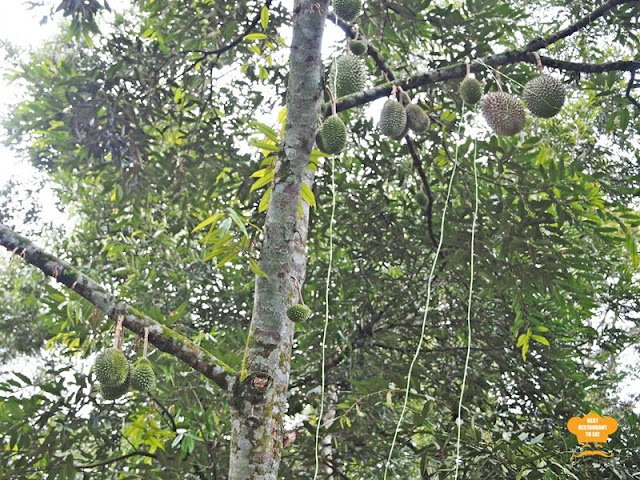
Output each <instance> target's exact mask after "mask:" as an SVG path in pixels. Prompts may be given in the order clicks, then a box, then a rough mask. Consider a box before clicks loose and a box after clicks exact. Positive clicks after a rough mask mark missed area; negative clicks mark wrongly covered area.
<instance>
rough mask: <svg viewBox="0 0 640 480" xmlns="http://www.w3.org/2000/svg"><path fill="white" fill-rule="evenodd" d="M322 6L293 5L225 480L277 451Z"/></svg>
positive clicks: (311, 0)
mask: <svg viewBox="0 0 640 480" xmlns="http://www.w3.org/2000/svg"><path fill="white" fill-rule="evenodd" d="M328 3H329V2H328V0H322V1H317V0H298V1H295V2H294V11H293V39H292V43H291V53H290V57H289V86H288V91H287V124H286V129H285V141H284V145H283V152H282V155H281V156H280V158H279V161H278V164H277V166H276V175H275V179H274V184H273V192H272V194H271V201H270V203H269V209H268V210H267V216H266V220H265V226H264V242H263V245H262V250H261V261H260V267H261V268H262V270H263V271H264V272H265V273H266V274H267V278H261V277H256V290H255V298H254V307H253V318H252V322H251V326H250V329H249V337H248V341H247V348H246V352H245V355H246V369H245V371H244V374H243V376H244V378H241V379H240V381H239V382H238V383H237V387H236V388H235V390H234V392H233V393H232V395H231V401H230V405H231V425H232V435H231V457H230V464H229V478H230V479H231V480H249V479H252V480H253V479H260V480H263V479H274V480H275V478H276V477H277V473H278V467H279V465H280V457H281V453H282V439H283V416H284V414H285V413H286V406H287V398H286V395H287V386H288V383H289V369H290V363H291V347H292V343H293V334H294V325H293V323H292V322H291V321H290V320H289V319H288V318H287V317H286V309H287V308H288V307H289V306H290V305H292V304H295V303H298V300H299V299H298V287H297V286H296V284H299V285H302V284H303V281H304V277H305V269H306V247H307V229H308V224H309V209H308V205H306V204H304V203H303V206H302V207H303V208H302V215H299V214H298V205H299V203H300V202H301V197H300V187H301V184H302V182H303V181H306V183H307V184H309V185H310V186H311V183H312V182H313V172H312V171H311V170H308V169H307V165H308V162H309V155H310V153H311V149H312V147H313V143H314V139H315V134H316V130H317V120H318V115H319V114H320V107H321V104H322V85H323V84H322V57H321V48H320V47H321V43H322V34H323V31H324V22H325V17H326V11H327V5H328Z"/></svg>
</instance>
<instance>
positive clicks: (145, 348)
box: [142, 327, 149, 358]
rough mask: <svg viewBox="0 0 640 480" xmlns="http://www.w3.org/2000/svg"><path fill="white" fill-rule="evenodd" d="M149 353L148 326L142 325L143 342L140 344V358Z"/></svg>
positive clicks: (145, 356)
mask: <svg viewBox="0 0 640 480" xmlns="http://www.w3.org/2000/svg"><path fill="white" fill-rule="evenodd" d="M147 353H149V327H144V344H143V346H142V358H147Z"/></svg>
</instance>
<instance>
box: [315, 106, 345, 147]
mask: <svg viewBox="0 0 640 480" xmlns="http://www.w3.org/2000/svg"><path fill="white" fill-rule="evenodd" d="M320 139H321V140H320V144H321V145H318V146H319V147H320V148H321V150H322V151H323V152H324V153H329V154H331V155H335V154H338V153H340V152H342V150H344V147H345V146H346V145H347V127H346V126H345V124H344V122H343V121H342V119H341V118H340V117H339V116H338V115H331V116H330V117H329V118H327V119H326V120H325V121H324V123H323V124H322V128H321V129H320Z"/></svg>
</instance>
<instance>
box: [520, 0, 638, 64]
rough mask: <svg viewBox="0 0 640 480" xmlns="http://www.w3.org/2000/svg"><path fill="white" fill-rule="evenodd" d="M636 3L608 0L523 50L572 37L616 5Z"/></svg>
mask: <svg viewBox="0 0 640 480" xmlns="http://www.w3.org/2000/svg"><path fill="white" fill-rule="evenodd" d="M637 1H638V0H609V1H608V2H607V3H605V4H603V5H601V6H600V7H598V8H596V9H595V10H594V11H593V12H591V13H589V14H588V15H585V16H584V17H582V18H581V19H580V20H578V21H577V22H575V23H573V24H571V25H569V26H568V27H567V28H563V29H562V30H560V31H558V32H556V33H554V34H553V35H549V36H548V37H544V38H537V39H536V40H532V41H531V42H529V43H528V45H527V46H526V47H525V50H526V51H527V52H535V51H536V50H540V49H541V48H544V47H546V46H548V45H551V44H552V43H556V42H557V41H558V40H562V39H563V38H566V37H568V36H570V35H573V34H574V33H576V32H577V31H578V30H581V29H583V28H584V27H586V26H587V25H589V24H591V23H593V22H595V21H596V20H597V19H599V18H600V17H602V16H604V15H605V14H606V13H607V12H609V11H610V10H612V9H613V8H614V7H617V6H618V5H622V4H624V3H634V2H637Z"/></svg>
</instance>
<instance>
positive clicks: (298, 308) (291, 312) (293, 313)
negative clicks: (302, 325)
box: [287, 303, 311, 322]
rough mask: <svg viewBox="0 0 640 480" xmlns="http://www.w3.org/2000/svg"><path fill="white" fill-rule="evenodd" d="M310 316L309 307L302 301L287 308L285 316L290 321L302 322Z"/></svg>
mask: <svg viewBox="0 0 640 480" xmlns="http://www.w3.org/2000/svg"><path fill="white" fill-rule="evenodd" d="M310 316H311V309H310V308H309V307H307V306H306V305H304V304H302V303H298V304H296V305H292V306H290V307H289V308H288V309H287V317H289V320H291V321H292V322H304V321H305V320H306V319H308V318H309V317H310Z"/></svg>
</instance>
